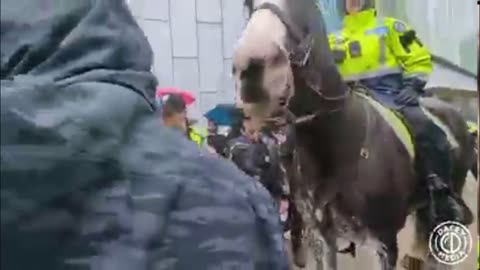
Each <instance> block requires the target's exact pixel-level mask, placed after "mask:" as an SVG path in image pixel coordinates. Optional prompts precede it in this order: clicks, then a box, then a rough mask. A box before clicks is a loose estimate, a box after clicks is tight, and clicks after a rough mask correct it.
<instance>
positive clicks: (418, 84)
mask: <svg viewBox="0 0 480 270" xmlns="http://www.w3.org/2000/svg"><path fill="white" fill-rule="evenodd" d="M425 84H426V81H425V80H421V79H419V78H416V77H410V78H405V79H404V80H403V89H402V90H401V91H400V93H399V94H398V95H397V97H396V98H395V103H397V104H399V105H413V106H414V105H418V103H419V98H420V96H422V95H424V94H425V93H424V91H423V87H425Z"/></svg>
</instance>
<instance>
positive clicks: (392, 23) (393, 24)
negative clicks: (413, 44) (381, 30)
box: [382, 17, 411, 33]
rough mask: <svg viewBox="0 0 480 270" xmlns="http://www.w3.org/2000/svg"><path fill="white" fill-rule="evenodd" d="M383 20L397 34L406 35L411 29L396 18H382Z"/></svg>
mask: <svg viewBox="0 0 480 270" xmlns="http://www.w3.org/2000/svg"><path fill="white" fill-rule="evenodd" d="M382 20H383V23H384V24H385V26H387V27H388V29H389V30H392V31H394V32H396V33H404V32H407V31H408V30H410V28H411V27H410V26H409V25H408V23H406V22H404V21H402V20H399V19H397V18H394V17H382Z"/></svg>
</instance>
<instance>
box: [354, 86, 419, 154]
mask: <svg viewBox="0 0 480 270" xmlns="http://www.w3.org/2000/svg"><path fill="white" fill-rule="evenodd" d="M355 94H356V95H357V96H359V97H361V98H363V99H365V100H366V101H367V102H368V103H369V104H370V105H372V107H373V108H374V109H375V110H376V111H377V112H378V113H379V114H380V115H381V116H382V118H383V119H384V120H385V122H387V123H388V125H390V127H391V128H392V129H393V132H394V133H395V135H396V136H397V138H398V139H399V140H400V142H402V144H403V146H404V147H405V149H406V150H407V152H408V155H409V156H410V158H411V159H412V160H414V159H415V144H414V141H413V136H412V134H411V133H410V131H409V130H408V128H407V126H406V125H405V124H404V123H403V120H402V118H400V116H399V115H397V113H396V112H394V111H393V110H391V109H389V108H387V107H385V106H383V105H382V104H381V103H380V102H378V101H376V100H375V99H373V98H372V97H369V96H367V95H365V94H363V93H359V92H355Z"/></svg>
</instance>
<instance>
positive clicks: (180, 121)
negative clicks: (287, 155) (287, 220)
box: [157, 93, 285, 202]
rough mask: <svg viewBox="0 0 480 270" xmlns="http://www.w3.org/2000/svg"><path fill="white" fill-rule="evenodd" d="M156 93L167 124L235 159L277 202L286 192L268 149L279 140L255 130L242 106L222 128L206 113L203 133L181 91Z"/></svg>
mask: <svg viewBox="0 0 480 270" xmlns="http://www.w3.org/2000/svg"><path fill="white" fill-rule="evenodd" d="M157 96H158V97H159V98H158V100H159V102H158V103H157V105H158V107H159V111H160V114H161V119H162V122H163V124H164V125H165V126H166V127H169V128H172V129H174V130H176V131H178V132H180V133H181V134H184V136H185V137H186V138H187V139H189V140H191V141H193V142H195V143H196V144H197V145H198V146H199V147H200V148H204V149H206V150H208V151H209V152H210V153H212V154H214V155H217V156H220V157H223V158H226V159H228V160H230V161H232V162H233V163H234V164H235V165H236V166H237V167H238V168H239V169H240V170H242V171H243V172H244V173H246V174H247V175H248V176H250V177H252V178H253V179H256V180H258V181H260V183H262V184H263V185H264V187H265V188H266V189H267V190H268V191H269V192H270V194H271V195H272V197H273V198H274V199H276V201H277V202H279V201H280V198H281V197H282V196H283V195H285V194H284V189H285V187H284V186H283V185H282V184H283V175H282V174H281V168H280V163H279V160H278V159H275V158H273V157H272V155H273V154H272V151H269V145H275V144H277V141H276V140H275V138H274V137H273V136H267V134H264V133H262V132H260V131H257V130H255V129H254V128H253V126H252V123H251V119H250V118H249V117H247V116H245V115H244V114H243V112H242V111H241V110H240V109H233V110H232V111H230V112H228V113H230V114H232V116H231V118H232V122H231V124H230V125H228V126H222V127H221V128H220V125H219V124H220V123H218V122H216V121H215V119H209V118H208V116H207V115H205V116H206V117H207V121H208V122H207V124H208V128H207V131H206V132H202V130H201V128H199V127H196V126H195V125H194V123H193V120H192V119H190V118H189V117H188V110H187V106H188V104H187V103H188V101H187V100H185V98H184V97H182V95H181V94H179V93H167V94H164V95H157ZM220 130H222V131H223V132H221V131H220Z"/></svg>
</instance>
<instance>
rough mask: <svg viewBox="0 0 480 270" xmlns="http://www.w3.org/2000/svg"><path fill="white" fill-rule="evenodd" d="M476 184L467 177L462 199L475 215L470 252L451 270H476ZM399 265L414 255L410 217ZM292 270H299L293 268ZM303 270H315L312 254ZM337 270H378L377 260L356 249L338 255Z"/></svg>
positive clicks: (402, 234)
mask: <svg viewBox="0 0 480 270" xmlns="http://www.w3.org/2000/svg"><path fill="white" fill-rule="evenodd" d="M477 187H478V186H477V182H475V180H474V178H473V176H471V175H470V176H469V178H468V179H467V182H466V184H465V189H464V192H463V197H464V198H465V200H466V203H467V204H468V206H469V207H470V209H471V210H472V212H473V213H474V215H475V221H474V223H473V224H472V225H470V226H469V230H470V233H471V235H472V237H473V239H474V242H473V246H472V251H471V253H470V255H469V256H468V257H467V259H466V260H465V261H463V262H462V263H460V264H458V265H456V266H455V267H453V268H452V269H453V270H473V269H477V260H476V258H477V256H476V254H477V244H476V243H477V242H476V241H477V240H478V237H477V220H478V219H477V190H478V189H477ZM398 239H399V247H400V254H399V263H398V266H397V269H398V270H403V269H405V268H404V267H402V266H401V265H400V261H401V259H402V258H403V257H404V255H405V253H408V254H415V253H414V249H412V248H413V247H412V244H413V241H412V240H413V239H414V232H413V221H412V217H409V218H408V220H407V224H406V226H405V228H404V229H403V230H402V231H400V233H399V236H398ZM293 269H294V270H297V269H301V268H296V267H294V268H293ZM303 269H305V270H316V263H315V261H314V260H313V256H312V254H309V258H308V264H307V267H306V268H303ZM338 270H380V266H379V263H378V259H377V256H376V254H375V253H374V251H372V250H368V249H367V248H363V247H360V248H357V256H356V258H352V257H351V256H350V255H343V254H339V255H338Z"/></svg>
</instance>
